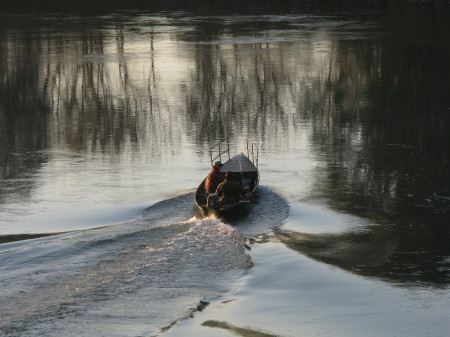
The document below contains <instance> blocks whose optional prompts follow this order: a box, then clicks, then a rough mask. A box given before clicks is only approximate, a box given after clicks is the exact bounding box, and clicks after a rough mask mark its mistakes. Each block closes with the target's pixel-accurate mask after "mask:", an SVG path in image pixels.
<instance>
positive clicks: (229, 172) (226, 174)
mask: <svg viewBox="0 0 450 337" xmlns="http://www.w3.org/2000/svg"><path fill="white" fill-rule="evenodd" d="M232 175H233V172H231V171H227V173H225V178H227V179H228V180H231V176H232Z"/></svg>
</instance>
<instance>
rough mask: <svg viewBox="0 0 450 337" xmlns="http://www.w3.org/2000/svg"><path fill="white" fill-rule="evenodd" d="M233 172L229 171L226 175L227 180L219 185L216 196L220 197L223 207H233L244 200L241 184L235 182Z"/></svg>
mask: <svg viewBox="0 0 450 337" xmlns="http://www.w3.org/2000/svg"><path fill="white" fill-rule="evenodd" d="M232 174H233V173H232V172H230V171H228V172H227V173H226V174H225V180H224V181H223V182H222V183H220V184H219V186H218V187H217V190H216V194H218V195H219V200H220V202H221V203H222V204H223V205H232V204H235V203H237V202H239V200H241V199H242V195H241V194H242V192H243V190H242V188H241V184H240V183H239V182H238V181H236V180H233V178H232Z"/></svg>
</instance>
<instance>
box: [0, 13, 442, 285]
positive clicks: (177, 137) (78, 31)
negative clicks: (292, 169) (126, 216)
mask: <svg viewBox="0 0 450 337" xmlns="http://www.w3.org/2000/svg"><path fill="white" fill-rule="evenodd" d="M448 18H449V17H448V13H442V12H441V13H435V14H430V13H423V14H422V15H417V14H416V13H410V12H400V13H391V14H388V15H385V16H380V17H373V16H369V17H367V16H360V15H350V16H349V17H345V18H344V17H337V16H332V15H329V16H313V15H303V14H292V13H291V14H290V15H287V16H283V17H280V16H266V17H264V16H246V15H243V16H239V15H237V16H236V15H233V16H227V15H225V16H224V15H218V16H211V17H206V18H204V17H201V16H193V15H190V14H179V13H178V14H172V15H167V16H165V17H163V18H162V17H161V16H152V15H149V16H136V15H131V16H126V15H124V16H121V17H115V16H109V17H108V16H105V17H102V19H101V20H97V19H96V18H78V19H76V20H75V19H74V18H70V20H62V21H58V22H50V21H51V20H50V19H49V20H47V21H46V20H45V19H34V20H29V21H27V22H21V23H18V24H17V25H18V26H17V27H16V30H15V31H14V30H13V29H11V28H6V27H5V26H3V28H2V30H1V34H0V39H1V41H0V42H1V43H0V46H1V48H2V55H3V56H2V60H1V62H0V67H1V68H0V70H1V71H0V74H1V76H2V78H1V79H0V80H1V81H0V95H1V97H2V104H1V106H0V121H1V123H0V128H1V129H0V135H1V138H2V145H1V146H0V157H1V163H0V167H1V174H2V179H3V184H5V185H7V184H9V183H12V182H14V181H15V180H14V179H15V178H18V177H20V176H21V175H24V174H28V173H29V172H30V171H31V172H32V171H33V170H37V169H38V168H39V166H40V165H41V164H42V163H44V162H45V161H46V155H45V151H42V150H46V149H49V148H53V147H58V146H61V147H70V148H71V149H72V150H73V151H75V152H77V151H79V152H83V153H89V152H96V153H100V154H101V153H109V154H111V153H113V154H116V155H117V156H118V157H119V156H120V155H121V154H122V153H124V152H126V151H137V152H140V153H142V154H144V155H145V156H148V157H149V158H153V159H156V160H157V159H158V158H160V157H161V156H163V155H164V153H166V152H167V151H168V149H169V148H170V151H175V152H176V151H181V150H180V148H179V147H180V144H181V137H182V135H186V136H187V137H188V138H189V139H191V140H192V141H193V142H194V143H195V144H197V145H198V147H200V148H202V147H204V145H205V144H208V143H209V142H210V141H211V140H213V139H214V138H222V137H223V136H225V135H229V134H230V133H236V134H247V133H249V134H251V135H252V136H253V138H255V140H256V141H257V142H258V143H260V144H262V150H263V151H266V152H270V151H271V150H275V151H281V150H283V149H288V148H289V147H290V146H291V142H292V141H293V139H295V137H297V136H298V134H299V133H300V132H301V131H303V130H304V129H305V127H304V126H305V125H308V128H309V134H308V137H309V140H310V142H311V144H312V148H313V150H314V152H315V155H316V156H317V158H319V160H321V161H322V162H323V165H322V167H323V170H322V171H321V172H318V173H317V183H316V185H315V186H314V189H313V191H312V192H311V195H312V197H318V198H326V199H327V200H329V203H330V204H331V205H332V206H333V207H335V208H337V209H339V210H343V211H344V212H348V213H353V214H357V215H359V216H362V217H365V218H370V219H373V220H374V221H375V222H377V223H379V224H380V225H379V226H375V227H373V228H368V232H367V233H353V234H348V233H346V234H342V236H333V237H330V236H327V237H307V236H305V235H302V236H301V238H300V239H298V235H300V234H298V235H297V234H292V236H291V237H290V238H289V239H288V240H286V242H287V244H288V245H290V246H292V247H293V248H294V249H297V250H300V251H302V252H304V253H306V254H308V255H310V256H313V257H316V258H318V259H322V260H324V261H326V262H328V263H334V264H337V265H339V266H342V267H344V268H346V269H349V270H362V272H363V273H364V274H367V275H374V276H379V277H383V278H390V279H391V280H394V281H396V280H400V279H402V278H403V277H406V278H407V279H409V280H412V281H419V282H420V281H423V282H429V283H433V282H435V283H437V284H442V283H447V282H448V270H449V268H448V264H449V263H448V256H450V251H449V250H450V248H449V247H450V245H448V239H447V238H448V237H449V229H448V221H449V212H450V206H449V199H448V189H449V186H450V177H449V167H450V166H449V151H448V145H449V144H450V135H449V133H448V130H449V126H450V117H449V116H450V114H449V110H448V109H449V107H450V95H448V84H449V78H450V75H449V74H450V65H449V64H448V62H447V61H448V59H449V56H450V50H449V48H448V46H449V45H450V43H449V41H448V39H449V37H448V34H444V35H443V34H438V33H440V32H442V31H445V32H448V31H449V22H450V20H448ZM367 19H369V20H371V22H373V23H375V24H373V26H371V25H370V24H365V23H364V22H365V20H367ZM39 20H41V21H39ZM69 21H70V22H71V24H70V25H69V24H67V22H69ZM64 23H66V24H64ZM31 26H33V31H34V33H33V32H32V33H30V30H29V29H28V30H27V27H28V28H29V27H31ZM180 26H181V27H183V28H185V29H179V27H180ZM380 27H382V28H380ZM406 27H407V29H406ZM381 34H383V35H381ZM436 36H441V37H440V38H439V39H437V38H435V37H436ZM171 40H175V41H177V42H179V45H177V48H180V49H179V50H180V51H182V53H184V54H183V55H176V57H177V58H178V61H179V62H181V63H183V62H184V63H185V64H186V69H188V70H187V71H186V72H184V73H182V74H180V76H181V77H183V78H182V79H181V80H171V79H168V78H167V72H166V70H167V68H163V64H164V62H162V61H161V60H162V59H164V58H165V57H166V55H165V54H164V53H165V52H166V50H165V49H164V48H167V46H168V45H169V42H168V41H171ZM136 41H139V43H138V44H136V43H135V42H136ZM170 46H172V45H170ZM5 55H7V56H5ZM139 58H142V61H141V62H138V61H136V59H138V60H139ZM136 64H139V65H140V66H141V70H140V72H139V71H137V70H136V69H137V68H139V67H137V66H136ZM136 74H141V76H140V77H139V76H136ZM142 74H144V75H142ZM125 149H126V151H125ZM30 152H32V153H33V155H31V156H29V155H28V153H30ZM25 154H26V155H25ZM16 180H18V179H16ZM5 185H4V186H5ZM29 188H32V186H26V187H24V188H19V189H18V190H19V191H22V192H24V193H27V192H26V191H28V190H29ZM3 190H4V191H5V190H6V189H3ZM2 197H3V198H4V197H5V194H4V193H2V194H1V195H0V198H2ZM305 238H306V239H305ZM297 239H298V240H297ZM312 243H313V248H311V247H312V246H311V244H312ZM347 243H348V244H347ZM342 245H345V249H342ZM294 246H295V247H294ZM380 247H384V248H385V249H383V251H384V253H383V254H379V252H380ZM336 249H338V250H340V251H341V252H342V254H340V255H339V257H336V256H334V257H333V254H332V252H334V251H336ZM362 250H364V252H366V253H364V254H361V251H362ZM356 255H357V256H361V257H365V258H364V260H370V261H371V263H366V264H365V267H364V268H362V267H361V268H360V267H358V266H360V265H362V264H363V263H362V261H361V260H359V259H354V256H356ZM374 256H377V258H373V257H374ZM399 270H401V271H399ZM392 275H394V276H392ZM405 275H407V276H405Z"/></svg>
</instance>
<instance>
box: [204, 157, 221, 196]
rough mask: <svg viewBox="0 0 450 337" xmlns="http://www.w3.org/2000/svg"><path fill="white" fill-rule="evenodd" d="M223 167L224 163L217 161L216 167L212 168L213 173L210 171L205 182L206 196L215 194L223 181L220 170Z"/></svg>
mask: <svg viewBox="0 0 450 337" xmlns="http://www.w3.org/2000/svg"><path fill="white" fill-rule="evenodd" d="M222 166H223V164H222V162H220V161H216V162H215V163H214V166H213V167H212V168H211V171H209V173H208V176H207V177H206V180H205V190H206V194H211V193H215V192H216V189H217V186H219V184H220V183H221V182H222V181H223V176H222V173H220V168H221V167H222Z"/></svg>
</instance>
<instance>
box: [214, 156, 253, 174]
mask: <svg viewBox="0 0 450 337" xmlns="http://www.w3.org/2000/svg"><path fill="white" fill-rule="evenodd" d="M228 171H231V172H257V171H258V169H257V168H256V166H255V165H253V163H252V162H251V161H250V159H248V157H247V156H246V155H245V154H243V153H241V154H238V155H237V156H234V157H233V158H231V159H230V160H228V161H227V162H225V163H224V164H223V166H222V167H221V168H220V172H223V173H225V172H228Z"/></svg>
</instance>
